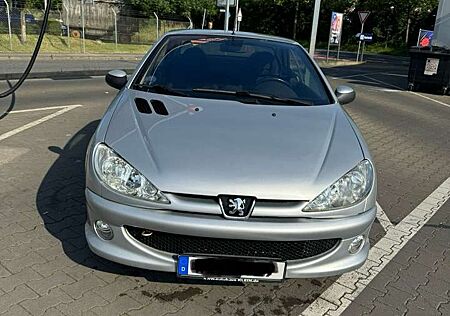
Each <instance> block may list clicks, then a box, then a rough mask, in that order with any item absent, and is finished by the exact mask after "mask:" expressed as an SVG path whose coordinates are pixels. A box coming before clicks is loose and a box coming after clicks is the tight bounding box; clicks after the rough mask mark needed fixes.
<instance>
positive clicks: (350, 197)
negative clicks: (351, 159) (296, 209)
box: [303, 160, 373, 212]
mask: <svg viewBox="0 0 450 316" xmlns="http://www.w3.org/2000/svg"><path fill="white" fill-rule="evenodd" d="M372 184H373V167H372V164H371V163H370V161H368V160H363V161H361V162H360V163H359V164H358V165H357V166H356V167H355V168H353V169H352V170H350V171H349V172H348V173H347V174H345V175H344V176H343V177H342V178H340V179H339V180H337V181H336V182H335V183H333V184H332V185H330V186H329V187H328V188H327V189H326V190H325V191H323V192H322V193H320V194H319V196H317V197H316V198H315V199H314V200H312V201H311V202H309V203H308V205H306V206H305V208H304V209H303V211H304V212H319V211H331V210H336V209H340V208H343V207H349V206H352V205H355V204H357V203H359V202H361V201H362V200H364V199H365V198H366V197H367V195H368V194H369V192H370V190H371V189H372Z"/></svg>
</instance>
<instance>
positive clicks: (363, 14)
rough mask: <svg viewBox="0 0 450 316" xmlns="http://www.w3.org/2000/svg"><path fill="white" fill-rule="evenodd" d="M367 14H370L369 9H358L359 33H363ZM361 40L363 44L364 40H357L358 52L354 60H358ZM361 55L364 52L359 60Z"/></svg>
mask: <svg viewBox="0 0 450 316" xmlns="http://www.w3.org/2000/svg"><path fill="white" fill-rule="evenodd" d="M369 15H370V11H358V16H359V20H360V21H361V32H360V34H363V32H364V23H365V22H366V20H367V18H368V17H369ZM361 42H362V43H363V45H364V43H365V41H362V40H360V41H359V43H358V53H357V54H356V61H358V59H359V51H360V49H361ZM363 51H364V46H363ZM363 55H364V52H363V53H362V54H361V61H362V59H363V57H362V56H363Z"/></svg>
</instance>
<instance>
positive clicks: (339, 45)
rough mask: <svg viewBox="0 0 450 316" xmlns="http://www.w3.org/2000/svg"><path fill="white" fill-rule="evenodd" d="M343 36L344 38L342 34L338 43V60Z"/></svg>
mask: <svg viewBox="0 0 450 316" xmlns="http://www.w3.org/2000/svg"><path fill="white" fill-rule="evenodd" d="M341 38H342V36H341V37H340V38H339V44H338V51H337V55H336V60H339V54H340V53H341Z"/></svg>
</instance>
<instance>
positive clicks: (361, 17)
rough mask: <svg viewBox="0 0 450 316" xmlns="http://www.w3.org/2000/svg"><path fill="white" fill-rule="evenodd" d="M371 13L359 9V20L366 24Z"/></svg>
mask: <svg viewBox="0 0 450 316" xmlns="http://www.w3.org/2000/svg"><path fill="white" fill-rule="evenodd" d="M369 14H370V11H358V16H359V20H360V21H361V24H364V22H366V20H367V17H368V16H369Z"/></svg>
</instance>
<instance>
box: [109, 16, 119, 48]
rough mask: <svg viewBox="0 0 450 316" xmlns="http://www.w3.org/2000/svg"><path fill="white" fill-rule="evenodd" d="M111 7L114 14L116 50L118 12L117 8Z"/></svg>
mask: <svg viewBox="0 0 450 316" xmlns="http://www.w3.org/2000/svg"><path fill="white" fill-rule="evenodd" d="M110 9H111V11H112V12H113V14H114V42H115V43H116V50H117V12H116V10H114V8H110Z"/></svg>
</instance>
